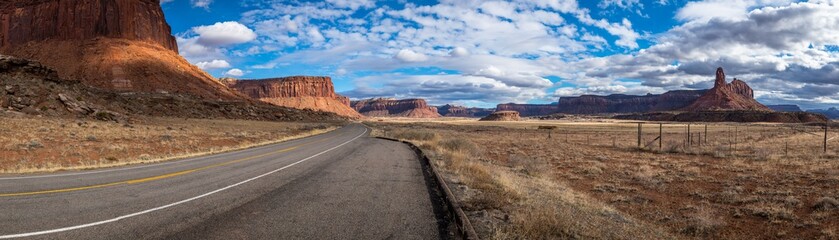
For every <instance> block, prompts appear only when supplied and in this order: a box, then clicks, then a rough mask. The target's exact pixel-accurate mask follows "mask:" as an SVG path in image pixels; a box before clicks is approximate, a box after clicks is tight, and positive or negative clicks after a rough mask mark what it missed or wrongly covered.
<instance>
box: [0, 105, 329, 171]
mask: <svg viewBox="0 0 839 240" xmlns="http://www.w3.org/2000/svg"><path fill="white" fill-rule="evenodd" d="M336 127H337V125H336V124H321V123H292V122H270V121H248V120H206V119H184V118H157V117H149V118H135V119H133V120H132V122H131V123H128V124H121V123H116V122H105V121H96V120H89V119H74V118H42V117H37V116H28V115H11V114H4V115H0V173H27V172H44V171H58V170H69V169H85V168H97V167H108V166H118V165H125V164H133V163H143V162H155V161H164V160H168V159H176V158H182V157H189V156H196V155H203V154H208V153H216V152H223V151H228V150H233V149H240V148H246V147H252V146H256V145H262V144H268V143H272V142H278V141H283V140H288V139H292V138H299V137H304V136H309V135H312V134H317V133H322V132H326V131H329V130H331V129H334V128H336Z"/></svg>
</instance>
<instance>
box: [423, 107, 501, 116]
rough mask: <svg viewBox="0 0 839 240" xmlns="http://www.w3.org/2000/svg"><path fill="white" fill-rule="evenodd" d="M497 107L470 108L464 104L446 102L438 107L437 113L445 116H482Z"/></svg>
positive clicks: (487, 114)
mask: <svg viewBox="0 0 839 240" xmlns="http://www.w3.org/2000/svg"><path fill="white" fill-rule="evenodd" d="M494 111H495V109H488V108H468V107H464V106H457V105H451V104H446V105H443V106H439V107H437V113H439V114H440V115H442V116H444V117H467V118H482V117H486V116H489V114H491V113H492V112H494Z"/></svg>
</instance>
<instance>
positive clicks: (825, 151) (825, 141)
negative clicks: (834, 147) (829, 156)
mask: <svg viewBox="0 0 839 240" xmlns="http://www.w3.org/2000/svg"><path fill="white" fill-rule="evenodd" d="M824 153H827V123H825V124H824Z"/></svg>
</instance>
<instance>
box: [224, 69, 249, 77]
mask: <svg viewBox="0 0 839 240" xmlns="http://www.w3.org/2000/svg"><path fill="white" fill-rule="evenodd" d="M224 75H226V76H231V77H241V76H244V75H245V72H243V71H242V69H238V68H234V69H230V70H228V71H227V72H225V73H224Z"/></svg>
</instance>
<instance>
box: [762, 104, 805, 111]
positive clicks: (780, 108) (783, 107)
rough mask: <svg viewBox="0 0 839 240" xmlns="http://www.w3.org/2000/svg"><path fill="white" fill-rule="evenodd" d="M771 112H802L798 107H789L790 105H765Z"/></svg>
mask: <svg viewBox="0 0 839 240" xmlns="http://www.w3.org/2000/svg"><path fill="white" fill-rule="evenodd" d="M766 107H768V108H769V109H772V111H778V112H803V111H804V110H801V108H800V107H798V105H791V104H782V105H766Z"/></svg>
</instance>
